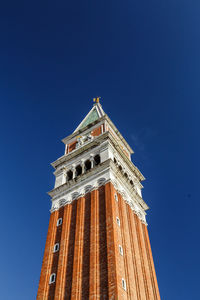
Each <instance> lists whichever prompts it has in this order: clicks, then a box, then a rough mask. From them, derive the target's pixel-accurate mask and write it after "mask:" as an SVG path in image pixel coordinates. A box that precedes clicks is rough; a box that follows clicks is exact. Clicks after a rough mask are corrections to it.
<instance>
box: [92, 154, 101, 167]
mask: <svg viewBox="0 0 200 300" xmlns="http://www.w3.org/2000/svg"><path fill="white" fill-rule="evenodd" d="M100 162H101V159H100V155H95V157H94V164H95V166H97V165H99V164H100Z"/></svg>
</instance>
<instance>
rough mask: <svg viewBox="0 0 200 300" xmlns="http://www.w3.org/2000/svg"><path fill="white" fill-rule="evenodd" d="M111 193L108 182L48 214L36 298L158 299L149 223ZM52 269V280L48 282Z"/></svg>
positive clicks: (39, 299) (112, 190)
mask: <svg viewBox="0 0 200 300" xmlns="http://www.w3.org/2000/svg"><path fill="white" fill-rule="evenodd" d="M115 193H116V191H115V189H114V187H113V185H112V184H111V183H107V184H106V185H105V186H102V187H100V188H99V189H98V190H94V191H92V192H91V193H88V194H86V195H85V196H84V197H81V198H79V199H77V200H76V201H74V202H72V204H68V205H66V206H65V207H63V208H61V209H60V210H59V211H56V212H53V213H52V214H51V216H50V221H49V230H48V234H47V241H46V246H45V251H44V259H43V264H42V270H41V277H40V282H39V288H38V295H37V299H38V300H50V299H52V300H53V299H56V300H58V299H59V300H61V299H62V300H64V299H72V300H74V299H79V300H81V299H113V300H114V299H130V300H160V296H159V290H158V285H157V279H156V274H155V268H154V263H153V257H152V253H151V247H150V242H149V237H148V231H147V227H146V226H145V225H144V224H142V223H141V221H140V220H139V218H138V217H137V216H136V215H135V214H134V212H133V211H132V210H131V208H130V206H129V205H128V204H126V202H125V201H124V200H123V198H122V197H121V195H120V194H118V201H116V200H115V197H114V195H115ZM59 217H62V218H63V222H62V225H61V226H58V227H57V226H56V223H57V219H58V218H59ZM117 217H119V219H120V226H119V225H118V224H117V220H116V218H117ZM57 242H58V243H59V244H60V249H59V251H58V252H56V253H53V246H54V244H55V243H57ZM119 245H121V246H122V247H123V256H122V255H121V254H120V253H119ZM52 273H56V282H55V283H53V284H50V285H49V277H50V274H52ZM122 278H124V279H125V280H126V286H127V290H126V291H124V289H123V288H122Z"/></svg>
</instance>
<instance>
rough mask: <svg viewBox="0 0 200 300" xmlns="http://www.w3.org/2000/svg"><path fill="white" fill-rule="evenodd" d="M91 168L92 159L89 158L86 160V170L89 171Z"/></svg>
mask: <svg viewBox="0 0 200 300" xmlns="http://www.w3.org/2000/svg"><path fill="white" fill-rule="evenodd" d="M90 169H91V161H90V160H89V159H88V160H86V162H85V171H86V172H87V171H88V170H90Z"/></svg>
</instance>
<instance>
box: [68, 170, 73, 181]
mask: <svg viewBox="0 0 200 300" xmlns="http://www.w3.org/2000/svg"><path fill="white" fill-rule="evenodd" d="M72 178H73V172H72V171H71V170H69V171H68V172H67V180H68V181H70V180H72Z"/></svg>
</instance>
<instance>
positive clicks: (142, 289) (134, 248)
mask: <svg viewBox="0 0 200 300" xmlns="http://www.w3.org/2000/svg"><path fill="white" fill-rule="evenodd" d="M127 220H128V224H129V232H130V241H131V252H132V257H133V263H134V267H135V268H134V276H135V281H136V291H137V298H136V299H140V300H146V299H147V291H146V286H145V280H144V276H143V275H144V273H143V269H142V262H141V256H140V247H139V243H138V236H137V230H136V223H135V214H134V212H133V211H132V210H131V208H130V206H129V205H127Z"/></svg>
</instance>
